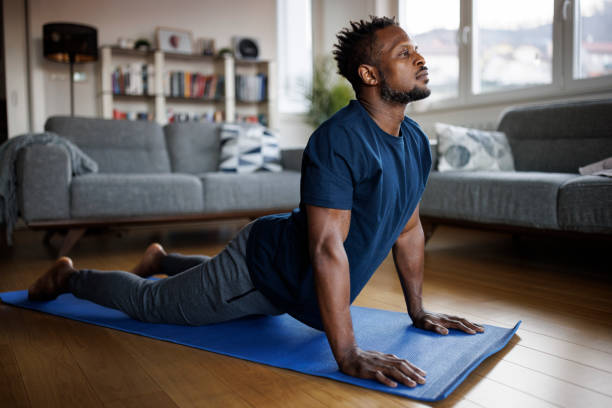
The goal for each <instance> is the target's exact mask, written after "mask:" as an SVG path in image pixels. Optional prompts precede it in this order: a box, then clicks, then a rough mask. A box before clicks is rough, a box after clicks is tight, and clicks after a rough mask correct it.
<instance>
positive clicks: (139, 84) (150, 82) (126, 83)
mask: <svg viewBox="0 0 612 408" xmlns="http://www.w3.org/2000/svg"><path fill="white" fill-rule="evenodd" d="M154 81H155V72H154V69H153V65H152V64H126V65H120V66H117V67H116V68H115V70H114V71H113V72H112V73H111V84H112V89H113V94H115V95H152V94H154V89H155V85H154Z"/></svg>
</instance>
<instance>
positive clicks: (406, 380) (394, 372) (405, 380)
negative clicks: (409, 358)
mask: <svg viewBox="0 0 612 408" xmlns="http://www.w3.org/2000/svg"><path fill="white" fill-rule="evenodd" d="M386 374H387V375H390V376H391V377H393V379H395V380H397V381H399V382H401V383H402V384H404V385H407V386H408V387H416V385H417V383H416V381H415V380H413V379H412V378H410V377H409V376H407V375H406V374H404V373H403V372H402V371H400V370H398V369H397V368H395V367H389V369H388V370H387V373H386Z"/></svg>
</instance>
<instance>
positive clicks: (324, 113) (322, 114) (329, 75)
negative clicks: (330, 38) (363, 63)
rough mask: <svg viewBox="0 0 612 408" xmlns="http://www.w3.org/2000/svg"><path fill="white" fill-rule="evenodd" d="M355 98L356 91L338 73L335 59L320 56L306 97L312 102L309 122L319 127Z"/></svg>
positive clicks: (308, 114)
mask: <svg viewBox="0 0 612 408" xmlns="http://www.w3.org/2000/svg"><path fill="white" fill-rule="evenodd" d="M353 98H355V93H354V92H353V88H352V87H351V85H350V84H349V82H348V81H347V80H346V79H344V78H343V77H341V76H339V75H338V74H336V64H335V61H334V60H333V59H332V58H331V57H318V58H317V59H316V61H315V66H314V71H313V78H312V87H311V88H310V89H309V90H308V91H307V92H306V99H308V101H309V102H310V108H309V109H308V113H307V122H308V123H309V124H311V125H312V126H314V127H315V128H316V127H319V125H321V124H322V123H323V122H325V121H326V120H327V119H329V118H330V117H331V116H332V115H333V114H334V113H336V112H337V111H338V110H340V109H342V108H343V107H345V106H346V105H347V104H348V103H349V101H350V100H351V99H353Z"/></svg>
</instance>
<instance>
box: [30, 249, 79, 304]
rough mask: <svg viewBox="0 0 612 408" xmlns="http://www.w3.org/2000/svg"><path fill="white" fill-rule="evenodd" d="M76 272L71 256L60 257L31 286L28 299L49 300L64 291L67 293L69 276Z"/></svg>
mask: <svg viewBox="0 0 612 408" xmlns="http://www.w3.org/2000/svg"><path fill="white" fill-rule="evenodd" d="M75 272H76V270H75V269H74V268H73V267H72V260H71V259H70V258H68V257H65V256H63V257H61V258H59V259H58V260H57V261H55V263H54V264H53V266H52V267H51V268H49V270H47V272H45V273H44V274H43V275H42V276H41V277H40V278H38V279H37V280H36V282H34V283H33V284H32V285H31V286H30V288H29V289H28V299H30V300H35V301H47V300H53V299H55V298H57V297H58V296H59V295H61V294H62V293H67V292H68V278H70V276H71V275H72V274H73V273H75Z"/></svg>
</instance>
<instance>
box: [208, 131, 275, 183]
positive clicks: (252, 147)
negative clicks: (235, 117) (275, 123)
mask: <svg viewBox="0 0 612 408" xmlns="http://www.w3.org/2000/svg"><path fill="white" fill-rule="evenodd" d="M220 137H221V157H220V159H219V170H220V171H223V172H227V173H253V172H255V171H274V172H278V171H281V170H282V167H281V152H280V147H279V143H278V135H277V134H276V133H275V132H273V131H271V130H270V129H266V128H265V127H263V126H262V125H259V124H246V123H224V124H223V125H222V126H221V136H220Z"/></svg>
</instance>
